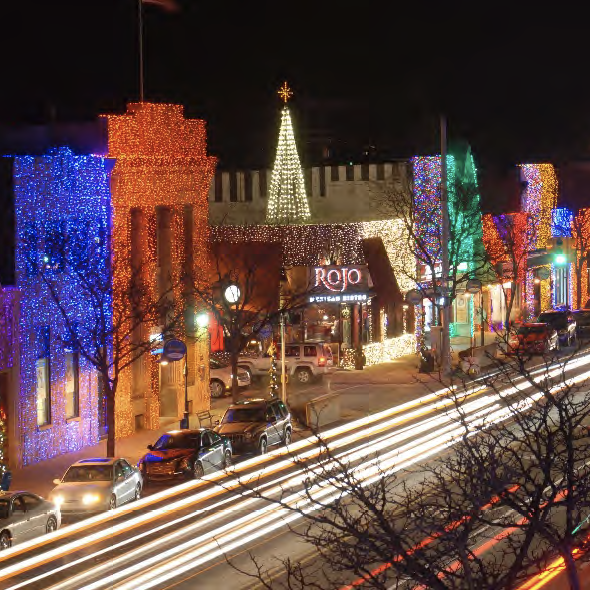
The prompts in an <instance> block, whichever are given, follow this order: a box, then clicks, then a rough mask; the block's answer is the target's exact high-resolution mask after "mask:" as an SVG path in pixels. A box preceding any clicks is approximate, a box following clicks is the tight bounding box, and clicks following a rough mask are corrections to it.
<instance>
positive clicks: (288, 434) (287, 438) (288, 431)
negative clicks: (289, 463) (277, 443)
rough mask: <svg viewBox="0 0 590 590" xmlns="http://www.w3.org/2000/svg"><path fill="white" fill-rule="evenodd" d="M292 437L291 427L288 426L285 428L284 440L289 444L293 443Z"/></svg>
mask: <svg viewBox="0 0 590 590" xmlns="http://www.w3.org/2000/svg"><path fill="white" fill-rule="evenodd" d="M291 438H292V435H291V429H290V428H287V429H286V430H285V438H284V442H285V444H286V445H287V446H288V445H290V444H291Z"/></svg>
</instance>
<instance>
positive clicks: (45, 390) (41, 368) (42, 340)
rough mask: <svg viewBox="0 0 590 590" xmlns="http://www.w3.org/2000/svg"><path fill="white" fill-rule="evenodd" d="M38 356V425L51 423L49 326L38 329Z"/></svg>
mask: <svg viewBox="0 0 590 590" xmlns="http://www.w3.org/2000/svg"><path fill="white" fill-rule="evenodd" d="M37 341H38V358H37V361H36V363H35V364H36V372H37V426H45V425H47V424H50V423H51V370H50V364H49V356H50V340H49V326H42V327H40V328H39V329H38V331H37Z"/></svg>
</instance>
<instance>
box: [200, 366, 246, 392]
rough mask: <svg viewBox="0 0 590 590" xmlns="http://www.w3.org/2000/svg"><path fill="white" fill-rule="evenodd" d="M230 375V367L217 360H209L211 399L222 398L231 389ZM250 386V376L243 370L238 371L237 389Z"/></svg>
mask: <svg viewBox="0 0 590 590" xmlns="http://www.w3.org/2000/svg"><path fill="white" fill-rule="evenodd" d="M231 380H232V373H231V367H230V365H226V364H224V363H222V362H220V361H218V360H217V359H209V387H210V389H211V397H213V398H217V397H223V395H224V394H225V392H226V391H229V390H230V389H231ZM248 385H250V374H249V373H248V371H244V369H242V368H240V369H238V387H248Z"/></svg>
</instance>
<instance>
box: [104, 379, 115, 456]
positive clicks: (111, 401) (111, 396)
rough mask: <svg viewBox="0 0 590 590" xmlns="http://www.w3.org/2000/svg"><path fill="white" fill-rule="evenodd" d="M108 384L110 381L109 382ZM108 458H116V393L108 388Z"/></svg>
mask: <svg viewBox="0 0 590 590" xmlns="http://www.w3.org/2000/svg"><path fill="white" fill-rule="evenodd" d="M107 383H108V381H107ZM106 393H107V400H106V401H107V457H114V456H115V392H114V391H113V390H112V388H111V387H110V386H109V387H107V392H106Z"/></svg>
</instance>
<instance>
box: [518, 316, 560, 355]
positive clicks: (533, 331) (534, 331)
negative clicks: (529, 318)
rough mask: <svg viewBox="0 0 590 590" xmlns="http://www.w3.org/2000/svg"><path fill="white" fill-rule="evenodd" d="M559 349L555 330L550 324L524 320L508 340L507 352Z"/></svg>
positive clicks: (545, 351) (543, 351)
mask: <svg viewBox="0 0 590 590" xmlns="http://www.w3.org/2000/svg"><path fill="white" fill-rule="evenodd" d="M551 350H559V337H558V335H557V330H556V329H555V328H553V327H552V326H551V325H550V324H541V323H534V322H525V323H523V324H522V325H521V326H520V328H518V330H517V332H516V334H513V335H512V337H511V338H510V340H509V341H508V349H507V354H527V353H528V354H545V353H547V352H549V351H551Z"/></svg>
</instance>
